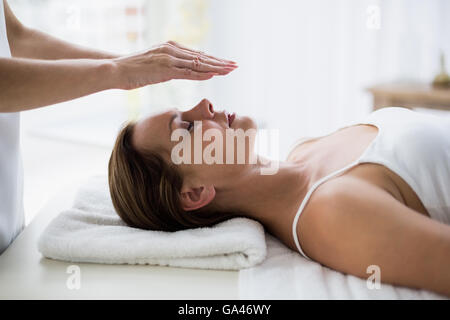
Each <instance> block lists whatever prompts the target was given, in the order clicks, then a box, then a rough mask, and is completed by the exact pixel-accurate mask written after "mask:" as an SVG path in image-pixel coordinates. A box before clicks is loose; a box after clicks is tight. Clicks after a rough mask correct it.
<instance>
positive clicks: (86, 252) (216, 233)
mask: <svg viewBox="0 0 450 320" xmlns="http://www.w3.org/2000/svg"><path fill="white" fill-rule="evenodd" d="M38 249H39V251H40V252H41V253H42V254H43V255H44V256H45V257H47V258H52V259H58V260H64V261H70V262H91V263H106V264H151V265H162V266H174V267H187V268H202V269H223V270H227V269H228V270H239V269H242V268H248V267H252V266H255V265H257V264H259V263H261V262H262V261H263V260H264V259H265V256H266V242H265V235H264V228H263V226H262V225H261V224H260V223H259V222H257V221H254V220H251V219H247V218H232V219H230V220H227V221H224V222H221V223H219V224H217V225H215V226H212V227H205V228H196V229H188V230H182V231H177V232H162V231H148V230H142V229H137V228H131V227H128V226H127V225H126V224H125V223H124V222H123V221H122V220H121V219H120V217H119V216H118V215H117V213H116V212H115V211H114V208H113V205H112V202H111V198H110V195H109V190H108V182H107V178H106V176H96V177H92V178H90V179H89V181H88V182H87V183H86V184H85V185H83V186H82V187H81V188H80V189H79V191H78V193H77V195H76V197H75V201H74V204H73V206H72V208H70V209H68V210H65V211H63V212H61V213H60V214H59V215H58V216H57V217H56V218H54V219H53V220H52V221H51V222H50V224H49V225H48V226H47V227H46V229H45V230H44V232H43V233H42V234H41V236H40V238H39V242H38Z"/></svg>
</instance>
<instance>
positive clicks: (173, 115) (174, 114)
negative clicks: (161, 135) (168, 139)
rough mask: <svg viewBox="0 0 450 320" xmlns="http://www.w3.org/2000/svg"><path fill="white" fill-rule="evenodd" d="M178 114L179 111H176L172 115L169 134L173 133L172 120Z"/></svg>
mask: <svg viewBox="0 0 450 320" xmlns="http://www.w3.org/2000/svg"><path fill="white" fill-rule="evenodd" d="M177 115H178V112H174V113H173V114H172V116H170V120H169V136H171V135H172V122H173V120H174V119H175V118H176V117H177Z"/></svg>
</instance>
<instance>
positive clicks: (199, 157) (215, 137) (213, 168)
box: [132, 99, 256, 187]
mask: <svg viewBox="0 0 450 320" xmlns="http://www.w3.org/2000/svg"><path fill="white" fill-rule="evenodd" d="M194 123H195V125H194ZM200 124H201V126H200ZM177 129H184V130H183V131H181V130H178V131H177V132H180V131H181V132H184V133H185V134H186V135H185V136H184V137H183V138H181V137H180V135H179V134H177V132H175V130H177ZM210 129H212V130H210ZM237 129H241V130H237ZM208 132H209V134H208ZM205 133H206V135H205ZM227 134H228V137H227ZM230 134H234V135H241V137H243V136H245V134H247V135H248V136H251V135H253V139H248V138H244V140H239V138H237V139H231V138H232V137H230ZM254 134H256V124H255V122H254V121H253V120H252V119H251V118H249V117H245V116H238V115H235V114H229V113H227V112H226V111H217V110H215V107H214V106H213V104H212V103H211V102H210V101H208V100H207V99H203V100H202V101H200V102H199V103H198V104H197V105H196V106H195V107H193V108H192V109H190V110H188V111H184V112H182V111H178V110H176V109H173V110H169V111H167V112H163V113H160V114H157V115H153V116H149V117H146V118H144V119H142V120H140V121H139V122H138V123H137V124H136V126H135V128H134V131H133V137H132V143H133V145H134V147H135V148H136V149H137V150H138V151H139V150H149V151H156V152H158V153H159V154H160V155H161V156H163V157H164V159H165V160H166V161H169V162H171V163H174V162H175V163H176V161H174V157H175V158H177V155H178V156H187V157H185V158H184V159H185V160H186V159H188V158H190V159H189V160H190V161H184V163H181V164H178V169H179V171H180V173H181V175H182V176H183V180H184V182H187V183H191V184H194V185H195V184H210V185H214V186H215V187H220V186H221V184H226V183H227V182H228V181H231V179H232V178H233V176H234V175H235V174H238V172H239V170H241V169H242V168H243V166H245V164H248V163H249V162H250V161H251V160H250V159H253V158H254V151H253V150H254ZM184 139H186V140H185V141H183V143H182V140H184ZM227 139H228V141H227ZM173 140H174V141H173ZM229 141H231V143H232V144H231V145H230V144H229ZM238 141H241V143H239V142H238ZM242 141H245V142H244V146H243V145H242ZM220 142H221V143H220ZM227 144H228V145H227ZM239 148H241V151H243V152H244V153H245V161H244V164H243V163H242V157H241V158H240V160H239V159H238V155H239V154H241V155H242V154H243V152H241V151H239V150H238V149H239ZM242 148H245V149H242ZM213 149H214V150H213ZM219 149H222V151H221V150H219ZM180 150H181V151H180ZM185 152H187V153H185ZM240 152H241V153H240ZM189 153H190V157H189V156H188V155H189ZM174 154H175V156H174ZM211 156H212V158H213V159H216V160H215V161H214V163H211V160H209V162H208V159H207V158H208V157H209V159H211ZM227 157H228V158H227ZM178 158H179V157H178ZM220 158H221V159H222V161H221V162H220V161H217V160H218V159H220ZM186 162H187V163H186ZM176 164H177V163H176Z"/></svg>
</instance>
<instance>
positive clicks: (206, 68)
mask: <svg viewBox="0 0 450 320" xmlns="http://www.w3.org/2000/svg"><path fill="white" fill-rule="evenodd" d="M172 63H173V65H174V66H175V67H178V68H184V69H191V70H193V71H197V72H214V73H217V74H221V75H225V74H228V73H230V72H231V71H233V70H235V69H236V68H233V67H226V66H220V67H219V66H213V65H209V64H206V63H203V62H201V61H200V60H199V59H193V60H184V59H179V58H173V57H172Z"/></svg>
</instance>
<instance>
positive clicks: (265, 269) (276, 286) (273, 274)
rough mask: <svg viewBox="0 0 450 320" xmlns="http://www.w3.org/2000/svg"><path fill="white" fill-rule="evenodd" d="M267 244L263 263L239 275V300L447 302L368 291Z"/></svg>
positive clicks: (410, 293) (388, 288) (363, 284)
mask: <svg viewBox="0 0 450 320" xmlns="http://www.w3.org/2000/svg"><path fill="white" fill-rule="evenodd" d="M266 244H267V257H266V259H265V260H264V262H263V263H262V264H260V265H258V266H255V267H253V268H249V269H245V270H241V271H240V272H239V297H240V299H288V300H291V299H446V298H445V297H443V296H440V295H438V294H435V293H433V292H429V291H425V290H415V289H410V288H405V287H396V286H392V285H389V284H384V283H381V287H380V289H369V288H368V285H367V280H363V279H360V278H357V277H354V276H351V275H345V274H343V273H340V272H337V271H334V270H331V269H329V268H327V267H324V266H322V265H320V264H319V263H316V262H313V261H308V260H307V259H305V258H303V257H302V256H300V254H299V253H297V252H295V251H293V250H291V249H289V248H288V247H286V246H285V245H284V244H282V243H281V242H280V241H279V240H278V239H276V238H274V237H273V236H271V235H270V234H267V233H266ZM367 276H368V277H369V276H370V274H368V275H367ZM382 277H383V274H382V272H381V279H382Z"/></svg>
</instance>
